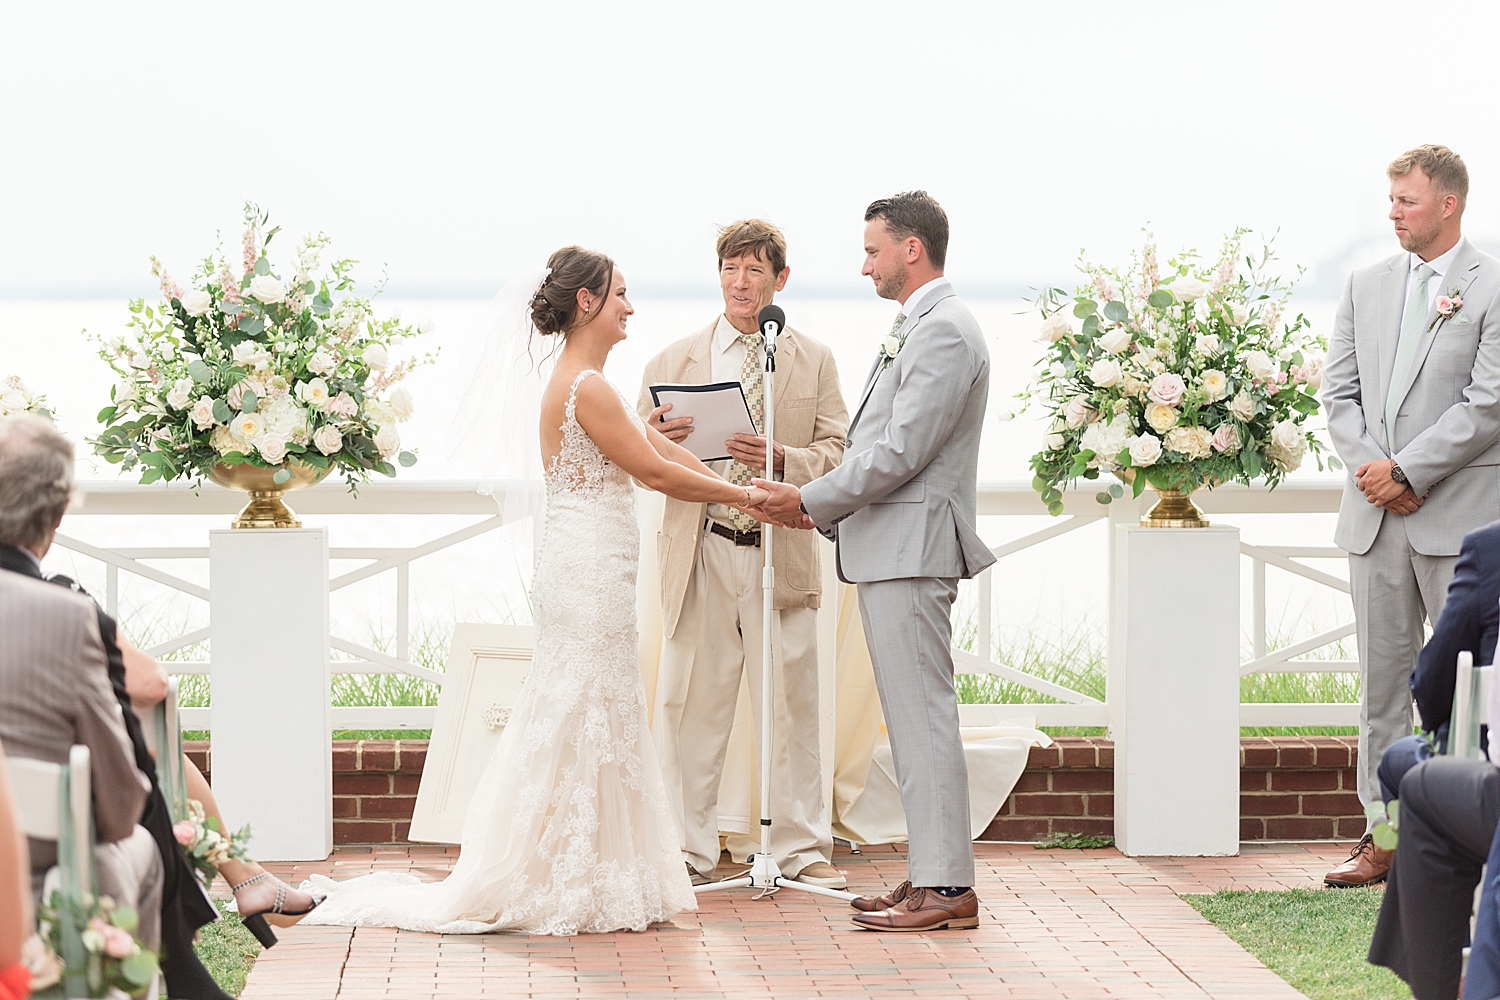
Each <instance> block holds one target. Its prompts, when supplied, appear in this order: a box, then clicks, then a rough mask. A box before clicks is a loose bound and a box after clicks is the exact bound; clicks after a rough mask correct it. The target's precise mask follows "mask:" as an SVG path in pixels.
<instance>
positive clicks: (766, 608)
mask: <svg viewBox="0 0 1500 1000" xmlns="http://www.w3.org/2000/svg"><path fill="white" fill-rule="evenodd" d="M779 332H780V331H778V330H776V329H775V326H774V325H772V328H771V330H770V332H769V333H768V332H767V331H766V330H764V329H763V330H762V331H761V336H762V339H763V340H764V355H765V368H764V369H763V371H764V373H765V374H764V376H763V378H764V384H763V397H764V409H765V421H764V422H765V425H766V427H765V431H766V478H767V479H772V478H774V477H775V474H776V473H775V469H776V464H775V454H774V452H775V443H774V442H775V440H776V439H775V436H774V435H775V432H776V336H777V334H778V333H779ZM771 539H772V531H771V526H770V525H769V524H767V523H765V522H764V521H762V522H761V525H760V553H761V567H762V568H761V605H760V626H761V627H760V637H761V638H760V671H761V689H760V690H761V694H760V853H758V854H754V855H751V857H750V870H749V871H747V872H745V873H744V874H742V875H739V876H737V877H735V878H727V879H724V880H723V881H722V882H709V883H707V884H705V885H696V886H693V892H694V893H700V892H715V891H717V890H719V889H739V888H745V887H748V888H752V889H759V890H761V891H760V892H759V893H757V894H756V896H755V897H754V898H756V899H762V898H764V897H766V896H769V895H770V894H771V893H773V892H775V891H777V890H778V889H800V890H801V891H802V892H810V893H813V894H815V895H819V896H831V897H833V898H834V899H843V900H850V899H858V898H859V894H858V893H853V892H843V891H841V890H839V889H825V888H823V887H822V886H820V885H808V884H807V883H806V882H798V881H797V880H796V879H794V878H786V877H785V876H783V875H782V874H781V869H780V867H778V866H777V864H776V858H775V856H774V855H772V854H771V750H772V743H771V739H772V736H773V735H774V726H773V718H774V716H775V702H774V698H775V684H774V680H775V674H774V670H775V666H776V657H775V655H774V652H773V648H772V646H771V640H772V634H771V633H772V630H771V624H772V619H773V616H774V615H775V614H776V612H775V610H774V608H775V604H774V598H775V591H776V570H775V568H774V567H772V565H771Z"/></svg>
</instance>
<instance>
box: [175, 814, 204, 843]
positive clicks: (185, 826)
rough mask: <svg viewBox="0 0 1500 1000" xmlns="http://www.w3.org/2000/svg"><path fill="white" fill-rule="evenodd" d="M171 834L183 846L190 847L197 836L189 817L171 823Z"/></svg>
mask: <svg viewBox="0 0 1500 1000" xmlns="http://www.w3.org/2000/svg"><path fill="white" fill-rule="evenodd" d="M172 836H173V837H175V838H176V839H177V842H178V843H179V844H181V845H182V846H183V847H191V846H192V844H193V841H194V840H195V839H196V838H197V836H198V832H197V831H196V830H194V829H193V821H192V820H190V819H184V820H179V821H177V822H176V823H173V824H172Z"/></svg>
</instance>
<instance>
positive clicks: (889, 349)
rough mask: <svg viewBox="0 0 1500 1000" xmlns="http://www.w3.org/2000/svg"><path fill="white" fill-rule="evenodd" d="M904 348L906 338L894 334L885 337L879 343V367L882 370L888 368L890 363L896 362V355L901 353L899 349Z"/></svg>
mask: <svg viewBox="0 0 1500 1000" xmlns="http://www.w3.org/2000/svg"><path fill="white" fill-rule="evenodd" d="M905 346H906V338H905V337H898V336H896V335H895V334H894V333H890V334H887V335H886V338H885V339H884V340H882V341H881V342H880V367H881V369H882V370H884V369H886V368H889V367H890V366H891V362H892V361H895V360H896V355H898V354H900V353H901V348H903V347H905Z"/></svg>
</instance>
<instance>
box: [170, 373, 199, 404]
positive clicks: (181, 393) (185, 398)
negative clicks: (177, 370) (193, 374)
mask: <svg viewBox="0 0 1500 1000" xmlns="http://www.w3.org/2000/svg"><path fill="white" fill-rule="evenodd" d="M192 400H193V380H192V379H190V378H180V379H178V380H177V381H176V382H173V383H172V388H170V389H168V390H167V405H168V406H170V407H171V408H172V409H174V410H182V409H186V408H187V405H188V403H190V402H192Z"/></svg>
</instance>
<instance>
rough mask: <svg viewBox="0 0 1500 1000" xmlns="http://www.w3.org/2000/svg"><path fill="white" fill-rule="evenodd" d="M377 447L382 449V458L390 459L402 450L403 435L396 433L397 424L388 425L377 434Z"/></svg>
mask: <svg viewBox="0 0 1500 1000" xmlns="http://www.w3.org/2000/svg"><path fill="white" fill-rule="evenodd" d="M375 447H376V448H379V449H380V457H381V458H390V457H391V456H392V455H394V454H396V452H398V451H400V450H401V435H400V434H399V433H398V432H397V431H396V425H395V424H386V425H385V426H384V427H382V428H380V430H379V431H378V432H377V433H376V434H375Z"/></svg>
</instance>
